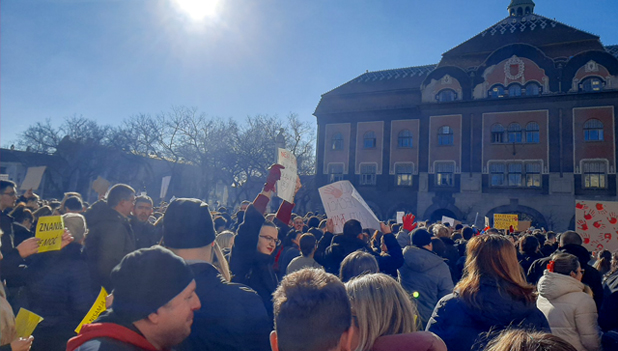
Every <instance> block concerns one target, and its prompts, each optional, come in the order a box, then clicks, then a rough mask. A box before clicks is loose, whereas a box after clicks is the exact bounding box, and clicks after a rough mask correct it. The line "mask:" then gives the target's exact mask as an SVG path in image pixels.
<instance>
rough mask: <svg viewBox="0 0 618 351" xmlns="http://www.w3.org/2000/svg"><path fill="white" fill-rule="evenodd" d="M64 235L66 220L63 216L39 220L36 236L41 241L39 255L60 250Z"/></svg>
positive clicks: (46, 217)
mask: <svg viewBox="0 0 618 351" xmlns="http://www.w3.org/2000/svg"><path fill="white" fill-rule="evenodd" d="M62 234H64V220H63V219H62V216H45V217H41V218H39V222H38V223H37V225H36V234H35V236H36V237H37V238H39V239H41V241H40V242H39V253H41V252H47V251H58V250H60V247H61V245H62Z"/></svg>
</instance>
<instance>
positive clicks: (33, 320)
mask: <svg viewBox="0 0 618 351" xmlns="http://www.w3.org/2000/svg"><path fill="white" fill-rule="evenodd" d="M41 321H43V317H41V316H39V315H38V314H36V313H34V312H30V311H28V310H27V309H25V308H20V309H19V312H18V313H17V317H15V332H16V333H17V336H18V337H20V338H28V337H30V335H32V332H34V329H35V328H36V326H37V325H39V323H41Z"/></svg>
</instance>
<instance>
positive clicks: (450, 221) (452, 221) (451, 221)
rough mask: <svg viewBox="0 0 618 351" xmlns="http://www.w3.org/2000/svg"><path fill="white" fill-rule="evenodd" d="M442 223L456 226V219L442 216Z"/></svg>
mask: <svg viewBox="0 0 618 351" xmlns="http://www.w3.org/2000/svg"><path fill="white" fill-rule="evenodd" d="M442 223H443V224H444V223H448V224H449V225H450V226H451V227H454V226H455V218H451V217H447V216H442Z"/></svg>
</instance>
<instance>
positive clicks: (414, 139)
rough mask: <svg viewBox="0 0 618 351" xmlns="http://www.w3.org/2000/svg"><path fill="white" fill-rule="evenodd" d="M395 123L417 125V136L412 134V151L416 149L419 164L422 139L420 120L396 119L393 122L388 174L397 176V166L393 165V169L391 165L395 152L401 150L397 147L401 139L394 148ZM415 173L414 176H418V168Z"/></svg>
mask: <svg viewBox="0 0 618 351" xmlns="http://www.w3.org/2000/svg"><path fill="white" fill-rule="evenodd" d="M395 122H410V123H412V124H416V131H417V133H416V135H414V133H412V149H416V161H417V162H418V161H419V158H420V151H419V149H420V140H419V139H420V137H421V128H420V127H421V125H420V120H418V119H396V120H392V121H391V144H390V145H389V150H388V153H389V158H388V161H389V165H388V173H389V174H395V173H394V172H395V164H394V163H393V165H392V166H393V167H391V165H390V163H391V160H392V159H393V150H399V148H398V147H397V145H399V139H397V142H395V147H393V140H394V139H395V138H394V137H393V133H394V131H393V123H395ZM411 132H412V131H411ZM397 138H398V137H397ZM405 150H407V149H405ZM414 172H415V173H414V174H418V168H417V169H415V170H414Z"/></svg>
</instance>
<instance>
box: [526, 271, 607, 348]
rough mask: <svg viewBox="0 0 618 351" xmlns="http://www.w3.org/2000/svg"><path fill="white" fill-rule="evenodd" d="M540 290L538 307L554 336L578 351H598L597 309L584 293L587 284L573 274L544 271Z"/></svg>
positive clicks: (540, 281) (538, 286) (539, 286)
mask: <svg viewBox="0 0 618 351" xmlns="http://www.w3.org/2000/svg"><path fill="white" fill-rule="evenodd" d="M537 288H538V290H539V298H538V300H537V302H536V306H537V307H538V308H539V309H540V310H541V312H543V314H544V315H545V317H546V318H547V320H548V321H549V326H550V327H551V331H552V334H554V335H557V336H559V337H561V338H563V339H564V340H566V341H568V342H569V343H570V344H571V345H573V347H575V348H576V349H577V350H578V351H596V350H599V347H600V343H601V341H600V339H599V328H598V325H597V307H596V305H595V304H594V300H593V299H592V297H591V296H590V295H588V294H586V293H585V292H584V284H582V283H581V282H580V281H578V280H577V279H575V278H573V277H571V276H570V275H564V274H560V273H551V272H549V271H545V273H544V274H543V276H542V277H541V279H540V280H539V284H538V285H537Z"/></svg>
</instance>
